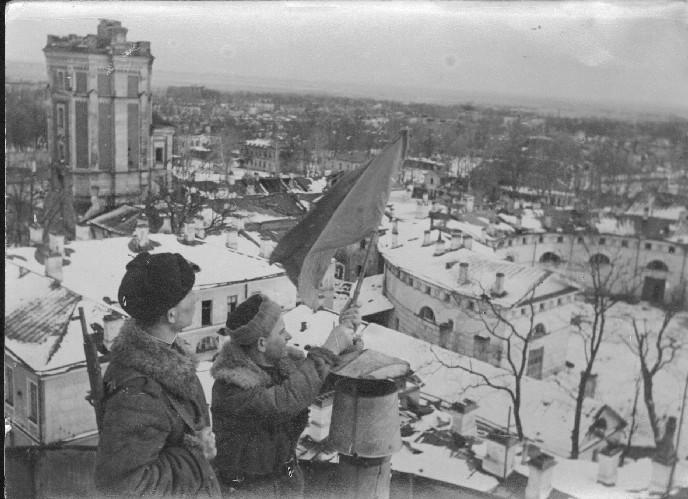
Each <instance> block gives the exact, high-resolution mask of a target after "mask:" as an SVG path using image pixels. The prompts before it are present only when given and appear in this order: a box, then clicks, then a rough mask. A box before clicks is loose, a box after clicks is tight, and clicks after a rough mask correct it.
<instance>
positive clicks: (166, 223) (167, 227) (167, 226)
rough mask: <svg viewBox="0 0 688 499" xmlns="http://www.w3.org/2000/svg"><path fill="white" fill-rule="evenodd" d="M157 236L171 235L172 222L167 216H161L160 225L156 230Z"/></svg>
mask: <svg viewBox="0 0 688 499" xmlns="http://www.w3.org/2000/svg"><path fill="white" fill-rule="evenodd" d="M158 233H159V234H172V222H171V220H170V216H169V215H163V216H162V225H161V226H160V228H159V229H158Z"/></svg>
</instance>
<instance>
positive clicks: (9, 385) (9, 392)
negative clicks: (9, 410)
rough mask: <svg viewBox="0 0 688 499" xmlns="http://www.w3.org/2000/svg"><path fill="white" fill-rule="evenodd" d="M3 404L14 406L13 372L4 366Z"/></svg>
mask: <svg viewBox="0 0 688 499" xmlns="http://www.w3.org/2000/svg"><path fill="white" fill-rule="evenodd" d="M5 403H6V404H7V405H11V406H14V371H12V368H11V367H9V366H5Z"/></svg>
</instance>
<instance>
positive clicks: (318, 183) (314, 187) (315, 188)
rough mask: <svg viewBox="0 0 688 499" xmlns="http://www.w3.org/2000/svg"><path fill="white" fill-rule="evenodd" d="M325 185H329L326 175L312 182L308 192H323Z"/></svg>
mask: <svg viewBox="0 0 688 499" xmlns="http://www.w3.org/2000/svg"><path fill="white" fill-rule="evenodd" d="M325 187H327V179H326V178H325V177H321V178H319V179H317V180H313V182H311V185H310V187H309V189H308V192H322V191H323V189H325Z"/></svg>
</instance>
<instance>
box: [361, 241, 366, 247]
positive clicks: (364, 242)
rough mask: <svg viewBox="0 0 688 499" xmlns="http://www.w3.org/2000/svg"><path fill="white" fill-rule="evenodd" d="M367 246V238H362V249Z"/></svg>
mask: <svg viewBox="0 0 688 499" xmlns="http://www.w3.org/2000/svg"><path fill="white" fill-rule="evenodd" d="M365 248H366V240H365V239H361V249H365Z"/></svg>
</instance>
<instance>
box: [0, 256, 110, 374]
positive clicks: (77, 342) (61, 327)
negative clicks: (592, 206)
mask: <svg viewBox="0 0 688 499" xmlns="http://www.w3.org/2000/svg"><path fill="white" fill-rule="evenodd" d="M79 307H83V309H84V315H85V317H86V324H92V323H94V322H95V323H98V324H101V325H102V323H103V317H104V316H105V315H108V314H109V313H110V312H111V310H110V309H109V308H108V307H107V306H106V305H104V304H100V303H96V302H95V301H94V300H88V299H82V298H81V296H79V295H78V294H76V293H74V292H73V291H71V290H69V289H67V288H65V287H64V286H60V285H59V284H58V283H57V282H56V281H54V280H53V279H51V278H48V277H45V276H43V275H40V274H38V273H35V272H31V271H29V270H26V269H25V268H23V267H21V266H19V265H17V264H16V263H14V262H12V261H9V260H8V259H5V331H4V333H5V349H6V350H9V351H10V352H11V353H12V354H13V355H14V356H16V357H17V358H18V359H20V360H21V361H22V362H24V363H25V364H26V365H27V366H28V367H29V368H30V369H32V370H33V371H34V372H36V373H37V374H56V373H59V372H62V371H64V370H65V369H67V368H69V367H71V366H74V365H77V364H85V362H86V359H85V356H84V346H83V335H82V334H83V333H82V330H81V321H80V320H78V314H79ZM88 332H89V333H91V332H92V331H88Z"/></svg>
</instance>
